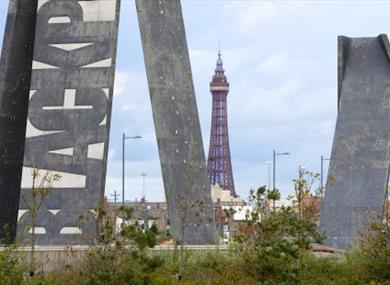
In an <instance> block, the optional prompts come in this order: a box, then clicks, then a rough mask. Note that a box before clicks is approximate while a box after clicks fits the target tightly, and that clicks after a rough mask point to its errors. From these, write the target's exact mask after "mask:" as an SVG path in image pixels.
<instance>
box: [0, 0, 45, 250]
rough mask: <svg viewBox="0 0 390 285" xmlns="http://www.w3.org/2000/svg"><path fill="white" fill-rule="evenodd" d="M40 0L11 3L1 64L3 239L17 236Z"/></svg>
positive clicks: (0, 216) (0, 215) (0, 213)
mask: <svg viewBox="0 0 390 285" xmlns="http://www.w3.org/2000/svg"><path fill="white" fill-rule="evenodd" d="M37 3H38V0H10V2H9V8H8V15H7V21H6V28H5V33H4V40H3V48H2V53H1V61H0V240H1V241H2V242H5V243H12V242H13V241H14V239H15V235H16V224H17V217H18V207H19V197H20V183H21V177H22V167H23V153H24V143H25V132H26V118H27V112H28V98H29V93H30V92H29V91H30V80H31V64H32V59H33V47H34V37H35V23H36V11H37Z"/></svg>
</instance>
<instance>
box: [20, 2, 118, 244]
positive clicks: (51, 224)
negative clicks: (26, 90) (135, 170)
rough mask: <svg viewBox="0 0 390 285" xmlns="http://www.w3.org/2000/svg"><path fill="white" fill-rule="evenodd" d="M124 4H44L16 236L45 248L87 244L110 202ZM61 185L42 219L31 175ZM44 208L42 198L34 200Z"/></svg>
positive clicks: (39, 22)
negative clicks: (100, 210)
mask: <svg viewBox="0 0 390 285" xmlns="http://www.w3.org/2000/svg"><path fill="white" fill-rule="evenodd" d="M119 6H120V2H119V0H92V1H76V0H66V1H65V0H39V2H38V10H37V11H38V12H37V26H36V37H35V48H34V60H33V64H32V68H33V72H32V79H31V90H30V101H29V113H28V120H27V130H26V145H25V156H24V167H23V177H22V195H21V199H20V211H19V227H18V237H19V238H20V239H21V240H25V241H26V240H27V241H28V240H30V239H31V232H32V224H34V225H35V226H34V228H35V234H36V240H37V243H38V244H40V245H63V244H64V245H66V244H80V243H81V244H85V243H89V242H90V241H91V239H93V237H95V236H94V229H95V228H96V224H95V223H94V221H93V215H94V209H96V208H97V207H98V206H99V202H100V201H101V200H102V198H103V195H104V186H105V176H106V165H107V150H108V138H109V130H110V117H111V103H112V94H113V84H114V73H115V58H116V46H117V33H118V20H119ZM34 168H38V169H39V170H40V175H41V176H40V177H38V178H37V179H35V186H36V187H37V186H39V184H40V183H41V182H42V178H43V177H44V175H45V174H46V173H51V174H59V175H60V176H61V179H60V181H58V182H54V183H53V189H52V190H51V191H49V195H47V196H46V197H44V199H43V203H42V205H41V207H39V211H38V214H37V217H36V219H33V220H32V219H31V216H30V213H29V212H28V211H27V210H28V208H29V207H30V206H32V205H33V203H34V199H32V195H31V188H32V185H33V184H34V182H33V178H32V175H31V173H32V170H33V169H34ZM35 200H37V201H35V202H36V203H40V201H41V199H40V198H38V199H35Z"/></svg>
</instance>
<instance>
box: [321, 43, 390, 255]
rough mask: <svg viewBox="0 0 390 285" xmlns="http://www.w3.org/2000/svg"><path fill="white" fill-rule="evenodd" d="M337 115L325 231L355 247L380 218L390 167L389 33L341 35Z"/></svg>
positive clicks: (334, 242) (333, 240) (337, 242)
mask: <svg viewBox="0 0 390 285" xmlns="http://www.w3.org/2000/svg"><path fill="white" fill-rule="evenodd" d="M338 53H339V60H338V61H339V68H338V73H339V74H338V76H339V81H338V93H339V95H338V103H339V107H338V117H337V124H336V132H335V137H334V142H333V149H332V154H331V160H330V168H329V174H328V179H327V184H326V192H325V199H324V205H323V208H322V210H321V221H320V227H321V230H324V231H325V232H326V234H327V241H326V242H327V244H328V245H330V246H335V247H338V248H347V247H349V246H351V245H352V244H353V243H354V242H355V241H356V240H357V238H358V235H359V233H361V232H364V231H365V230H366V229H367V225H368V224H369V223H370V222H372V221H375V220H376V221H377V220H378V219H380V218H381V215H382V209H383V205H384V202H385V197H386V195H387V189H388V186H387V185H388V182H389V181H388V178H389V165H390V80H389V78H390V49H389V41H388V39H387V36H386V35H380V36H378V37H376V38H347V37H339V51H338Z"/></svg>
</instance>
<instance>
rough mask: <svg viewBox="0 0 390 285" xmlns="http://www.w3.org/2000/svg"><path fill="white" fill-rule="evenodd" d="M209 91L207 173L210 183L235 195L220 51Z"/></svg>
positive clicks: (224, 77) (227, 88)
mask: <svg viewBox="0 0 390 285" xmlns="http://www.w3.org/2000/svg"><path fill="white" fill-rule="evenodd" d="M210 92H211V94H212V97H213V108H212V115H211V134H210V147H209V157H208V159H207V174H208V177H209V182H210V184H211V185H217V184H218V185H219V186H220V187H221V188H222V189H224V190H229V191H230V193H231V195H232V196H234V197H236V196H237V195H236V191H235V189H234V180H233V171H232V162H231V158H230V148H229V132H228V120H227V94H228V93H229V83H228V82H227V79H226V76H225V70H224V69H223V62H222V58H221V51H219V53H218V60H217V67H216V69H215V74H214V75H213V79H212V81H211V83H210Z"/></svg>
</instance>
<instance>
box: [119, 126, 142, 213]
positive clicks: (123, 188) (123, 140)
mask: <svg viewBox="0 0 390 285" xmlns="http://www.w3.org/2000/svg"><path fill="white" fill-rule="evenodd" d="M140 138H142V137H141V136H134V137H127V136H126V134H125V133H123V134H122V206H125V141H126V140H127V139H140Z"/></svg>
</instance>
